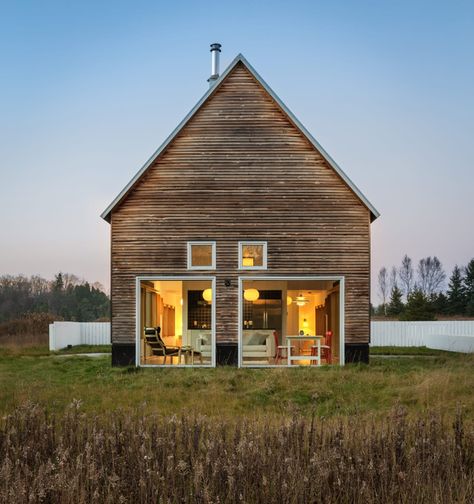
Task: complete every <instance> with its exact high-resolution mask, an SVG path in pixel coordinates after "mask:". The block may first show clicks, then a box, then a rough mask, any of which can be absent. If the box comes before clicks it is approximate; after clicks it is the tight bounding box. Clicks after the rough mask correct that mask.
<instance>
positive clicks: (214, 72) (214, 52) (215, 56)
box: [207, 42, 222, 87]
mask: <svg viewBox="0 0 474 504" xmlns="http://www.w3.org/2000/svg"><path fill="white" fill-rule="evenodd" d="M221 47H222V46H221V44H218V43H217V42H216V43H214V44H211V76H210V77H209V79H207V82H209V87H211V86H212V85H213V84H214V82H215V81H216V80H217V79H218V78H219V56H220V52H221Z"/></svg>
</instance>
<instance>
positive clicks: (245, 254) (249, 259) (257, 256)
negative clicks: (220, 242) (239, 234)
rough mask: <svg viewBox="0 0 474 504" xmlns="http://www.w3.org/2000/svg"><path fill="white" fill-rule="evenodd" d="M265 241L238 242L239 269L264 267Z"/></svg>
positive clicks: (265, 258) (265, 257)
mask: <svg viewBox="0 0 474 504" xmlns="http://www.w3.org/2000/svg"><path fill="white" fill-rule="evenodd" d="M266 268H267V242H240V243H239V269H266Z"/></svg>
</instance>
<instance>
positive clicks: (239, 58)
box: [101, 54, 380, 220]
mask: <svg viewBox="0 0 474 504" xmlns="http://www.w3.org/2000/svg"><path fill="white" fill-rule="evenodd" d="M239 62H242V63H243V64H244V65H245V66H246V67H247V69H248V70H249V71H250V73H251V74H252V75H253V76H254V77H255V79H256V80H257V81H258V82H259V83H260V84H261V85H262V87H263V88H264V89H265V91H267V93H268V94H269V95H270V96H271V97H272V98H273V100H275V102H276V103H277V104H278V106H279V107H280V108H281V109H282V110H283V112H284V113H285V114H286V115H287V116H288V118H289V119H290V120H291V122H292V123H293V124H294V125H295V126H296V127H297V128H298V129H299V130H300V131H301V132H302V133H303V135H305V137H306V138H307V139H308V140H309V141H310V142H311V143H312V144H313V146H314V147H315V148H316V150H317V151H318V152H319V153H320V154H321V155H322V156H323V157H324V159H325V160H326V161H327V162H328V164H329V165H330V166H331V167H332V168H333V169H334V170H335V171H336V172H337V174H338V175H339V176H340V177H341V178H342V180H344V182H345V183H346V184H347V185H348V186H349V187H350V188H351V189H352V191H353V192H354V193H355V194H356V195H357V196H358V197H359V199H360V200H361V201H362V203H364V205H365V206H366V207H367V208H368V209H369V210H370V212H371V214H372V216H373V220H375V219H376V218H377V217H378V216H379V215H380V213H379V212H378V211H377V210H376V208H375V207H374V206H373V205H372V204H371V203H370V201H369V200H368V199H367V198H366V197H365V196H364V195H363V194H362V192H361V191H360V190H359V188H358V187H357V186H356V185H355V184H354V182H352V180H351V179H350V178H349V177H348V176H347V175H346V173H345V172H344V171H343V170H342V168H341V167H340V166H339V165H338V164H337V163H336V162H335V161H334V159H332V157H331V156H330V155H329V154H328V153H327V152H326V151H325V150H324V149H323V148H322V147H321V145H320V144H319V142H318V141H317V140H316V139H315V138H314V137H313V136H312V135H311V133H310V132H309V131H308V130H307V129H306V128H305V127H304V126H303V124H301V122H300V121H299V120H298V119H297V118H296V117H295V116H294V115H293V113H292V112H291V110H289V109H288V108H287V107H286V105H285V104H284V103H283V102H282V101H281V100H280V98H279V97H278V95H277V94H276V93H275V92H274V91H273V90H272V88H271V87H270V86H269V85H268V84H267V83H266V82H265V81H264V80H263V79H262V77H261V76H260V75H259V74H258V72H257V71H256V70H255V69H254V68H253V66H252V65H251V64H250V63H249V62H248V61H247V60H246V59H245V57H244V56H243V54H238V55H237V56H236V57H235V58H234V60H233V61H232V63H231V64H230V65H229V66H228V67H227V68H226V69H225V71H224V72H223V73H222V74H221V75H220V77H219V78H218V79H217V80H216V82H215V84H214V85H213V86H212V87H210V88H209V89H208V90H207V91H206V93H205V94H204V96H203V97H202V98H201V99H200V100H199V101H198V102H197V103H196V105H195V106H194V107H193V108H192V109H191V110H190V111H189V113H188V114H187V115H186V117H185V118H184V119H183V120H182V121H181V122H180V123H179V124H178V126H177V127H176V128H175V129H174V130H173V131H172V132H171V134H170V135H169V136H168V137H167V138H166V140H165V141H164V142H163V143H162V144H161V145H160V147H158V149H157V150H156V151H155V152H154V153H153V155H152V156H151V157H150V158H149V159H148V161H147V162H146V163H145V164H144V165H143V166H142V167H141V168H140V170H138V172H137V173H136V174H135V176H134V177H133V178H132V179H131V180H130V182H129V183H128V184H127V185H126V186H125V187H124V188H123V189H122V191H120V193H119V194H118V196H117V197H116V198H115V199H114V200H113V201H112V203H110V205H109V206H108V207H107V208H106V209H105V210H104V211H103V212H102V214H101V217H102V218H103V219H105V220H109V216H110V213H111V212H112V210H113V209H114V207H115V206H116V205H118V204H119V203H120V202H121V201H122V199H123V198H124V197H125V196H126V195H127V193H128V192H129V191H130V189H132V187H133V186H134V185H135V183H136V182H137V181H138V180H139V179H140V177H141V176H142V175H143V174H144V173H145V171H146V170H147V169H148V168H149V167H150V166H151V165H152V164H153V162H154V161H155V160H156V158H157V157H158V156H159V155H160V154H161V153H162V152H163V151H164V150H165V149H166V148H167V147H168V145H169V144H170V143H171V142H172V141H173V140H174V138H175V137H176V136H177V135H178V133H179V132H180V131H181V130H182V129H183V128H184V126H185V125H186V123H187V122H188V121H189V120H190V119H191V117H193V115H194V114H195V113H196V112H197V111H198V110H199V109H200V108H201V105H202V104H203V103H204V102H205V101H206V100H207V99H208V98H209V97H210V96H211V95H212V94H213V93H214V92H215V91H216V90H217V89H218V88H219V86H220V84H221V83H222V81H223V80H224V79H225V78H226V77H227V75H229V73H230V72H231V71H232V69H233V68H234V67H235V66H236V65H237V63H239Z"/></svg>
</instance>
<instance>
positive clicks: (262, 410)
mask: <svg viewBox="0 0 474 504" xmlns="http://www.w3.org/2000/svg"><path fill="white" fill-rule="evenodd" d="M89 350H90V349H89V348H87V347H82V348H75V349H72V352H78V351H80V352H83V351H89ZM99 350H100V351H104V350H105V351H107V347H104V348H100V349H99ZM382 353H385V354H386V353H387V352H386V351H383V352H382ZM61 354H62V352H59V353H55V354H53V355H50V354H49V352H48V351H47V349H45V348H29V349H23V350H21V349H14V350H12V349H3V350H0V413H8V412H10V411H12V410H13V409H14V408H15V407H17V406H19V405H21V404H24V403H25V402H26V401H33V402H35V403H38V404H39V405H41V406H42V407H44V408H46V409H48V410H50V411H55V412H61V411H63V410H64V409H65V408H66V407H67V406H68V404H70V403H71V401H72V400H79V401H81V403H82V411H84V412H91V413H94V412H97V413H100V412H103V411H109V410H115V409H125V410H131V409H140V410H142V411H143V412H147V413H159V414H163V415H172V414H181V413H192V414H204V415H207V416H211V417H212V416H215V417H219V418H223V417H225V418H228V419H232V418H237V417H247V416H259V415H265V416H267V414H268V413H271V416H272V417H276V416H277V417H282V416H288V415H294V414H296V413H300V414H303V415H312V414H313V413H314V414H316V415H318V416H325V417H346V416H353V415H358V416H367V415H370V416H373V417H376V418H377V417H380V418H381V417H383V416H385V415H386V414H388V413H390V412H391V411H392V410H393V409H394V408H395V407H397V406H399V405H401V406H404V407H405V408H406V409H407V411H408V414H409V415H414V414H417V413H419V412H423V411H426V410H435V411H438V412H441V413H442V414H446V415H449V416H451V415H454V413H455V411H456V409H457V408H462V409H463V410H464V411H465V413H466V418H472V417H473V416H474V394H473V390H474V356H473V355H462V354H453V353H448V352H438V353H436V351H435V354H431V355H428V356H425V355H414V356H413V355H407V356H406V357H399V358H390V359H387V358H383V357H377V356H372V358H371V363H370V365H368V366H365V365H348V366H345V367H332V368H328V367H323V368H321V369H315V368H314V367H312V368H307V367H303V368H295V369H286V368H285V369H253V370H252V369H236V368H216V369H136V368H112V367H111V365H110V357H108V356H106V357H100V358H87V357H75V356H71V357H64V356H61Z"/></svg>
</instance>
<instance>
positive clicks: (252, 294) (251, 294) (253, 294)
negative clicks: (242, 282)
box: [244, 289, 260, 301]
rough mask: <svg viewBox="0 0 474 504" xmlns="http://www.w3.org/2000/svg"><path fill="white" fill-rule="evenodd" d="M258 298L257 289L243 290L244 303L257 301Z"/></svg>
mask: <svg viewBox="0 0 474 504" xmlns="http://www.w3.org/2000/svg"><path fill="white" fill-rule="evenodd" d="M259 297H260V292H258V290H257V289H245V290H244V299H245V300H246V301H257V299H258V298H259Z"/></svg>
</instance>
